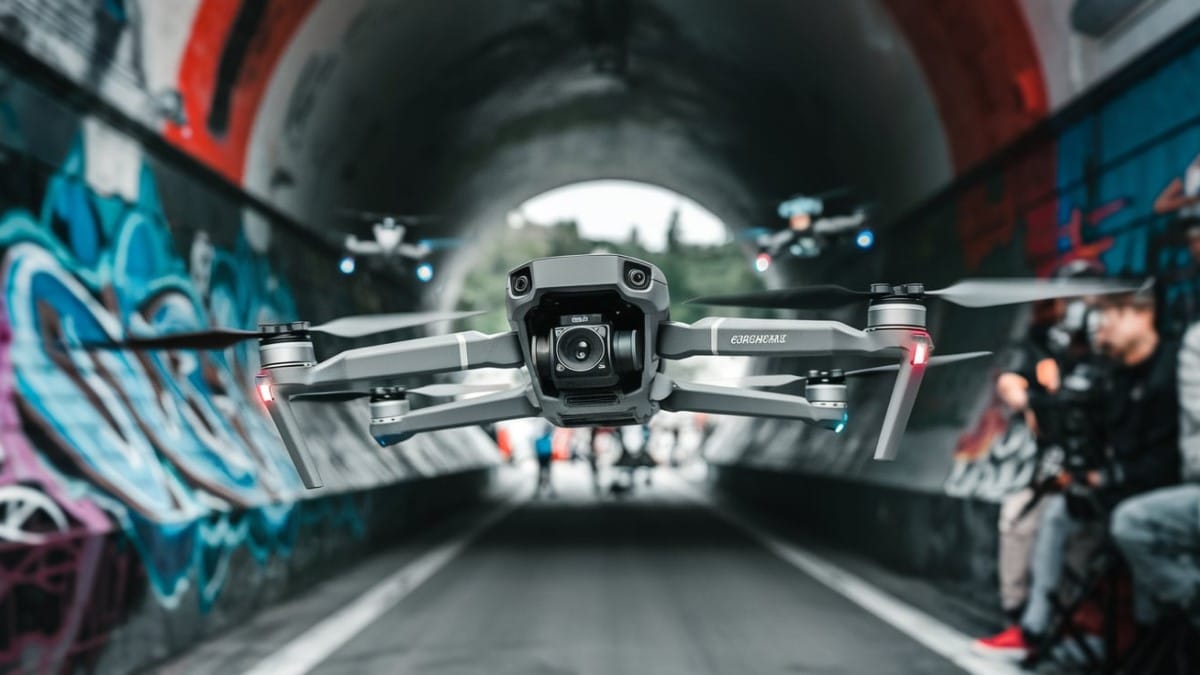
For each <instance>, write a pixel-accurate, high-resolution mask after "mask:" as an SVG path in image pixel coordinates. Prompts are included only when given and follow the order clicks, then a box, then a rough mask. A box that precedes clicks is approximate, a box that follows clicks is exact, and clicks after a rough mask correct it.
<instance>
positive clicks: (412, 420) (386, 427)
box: [371, 387, 541, 445]
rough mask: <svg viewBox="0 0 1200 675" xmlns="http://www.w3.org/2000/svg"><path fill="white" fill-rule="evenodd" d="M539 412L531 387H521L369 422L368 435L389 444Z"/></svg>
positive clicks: (531, 415) (528, 415) (529, 415)
mask: <svg viewBox="0 0 1200 675" xmlns="http://www.w3.org/2000/svg"><path fill="white" fill-rule="evenodd" d="M540 413H541V410H540V409H539V408H538V407H537V405H536V404H535V403H534V397H533V393H532V391H531V390H530V388H529V387H522V388H519V389H511V390H508V391H502V392H498V393H495V394H491V395H488V396H481V397H479V398H472V399H467V400H463V401H453V402H451V403H443V404H442V405H435V406H430V407H428V408H419V409H417V410H414V411H412V412H409V413H407V414H405V415H403V416H400V417H395V418H389V419H385V420H371V435H372V436H373V437H374V438H375V440H376V441H378V442H379V444H380V445H392V444H395V443H399V442H401V441H404V440H407V439H408V438H410V437H412V436H413V435H414V434H419V433H421V432H424V431H437V430H439V429H450V428H453V427H463V426H471V425H475V424H489V423H491V422H499V421H502V420H512V419H520V418H522V417H536V416H537V415H538V414H540Z"/></svg>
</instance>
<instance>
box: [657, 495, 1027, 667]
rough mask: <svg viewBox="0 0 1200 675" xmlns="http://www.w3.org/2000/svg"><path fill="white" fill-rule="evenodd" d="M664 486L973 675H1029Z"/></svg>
mask: <svg viewBox="0 0 1200 675" xmlns="http://www.w3.org/2000/svg"><path fill="white" fill-rule="evenodd" d="M659 474H660V476H661V477H662V478H665V479H666V480H664V481H662V482H663V483H667V484H668V485H669V486H670V487H671V488H673V489H675V490H676V491H678V492H679V493H681V494H683V495H684V496H686V497H687V498H689V499H691V500H693V501H696V502H699V503H700V504H703V505H705V506H708V507H709V508H711V509H712V510H713V511H714V512H715V513H716V514H717V515H718V516H720V517H721V518H723V519H725V520H726V521H728V522H729V523H731V524H733V525H734V526H735V527H738V528H739V529H741V530H743V531H745V532H746V533H747V534H749V535H750V536H751V537H752V538H753V539H755V540H756V541H758V542H759V543H760V544H762V545H763V546H764V547H765V548H766V549H767V550H769V551H771V552H772V553H774V554H775V555H776V556H778V557H780V558H781V559H783V560H784V561H786V562H788V563H789V564H791V565H792V566H793V567H796V568H798V569H800V570H801V571H803V572H804V573H805V574H807V575H809V576H811V577H812V578H814V579H816V580H817V581H819V582H821V583H822V584H824V585H825V586H827V587H829V588H830V589H831V590H833V591H835V592H837V593H838V594H840V595H842V596H844V597H845V598H847V599H848V600H850V601H851V602H853V603H854V604H856V605H858V606H859V607H862V608H863V609H865V610H867V611H868V612H870V613H871V614H874V615H875V616H876V617H878V618H880V619H882V620H883V621H885V622H887V623H888V624H891V626H892V627H893V628H896V629H897V630H899V631H900V632H902V633H904V634H906V635H908V636H909V637H910V638H912V639H914V640H916V641H917V642H919V643H921V644H922V645H924V646H925V647H927V648H928V649H929V650H931V651H933V652H935V653H937V654H940V655H941V656H943V657H944V658H946V659H947V660H949V661H950V662H951V663H953V664H954V665H956V666H958V667H959V668H962V669H963V670H965V671H967V672H968V673H972V675H1019V674H1020V673H1023V672H1025V671H1023V670H1021V669H1020V668H1018V667H1016V666H1015V665H1013V664H1010V663H1004V662H999V661H992V660H989V659H986V658H983V657H981V656H979V655H977V654H975V653H973V652H972V651H971V641H972V639H971V638H970V637H968V636H967V635H964V634H963V633H961V632H959V631H957V630H955V629H953V628H951V627H950V626H947V625H946V624H944V623H942V622H941V621H938V620H937V619H935V618H933V617H932V616H930V615H928V614H926V613H925V612H922V611H921V610H919V609H917V608H915V607H913V606H911V605H909V604H907V603H905V602H903V601H902V600H900V599H899V598H896V597H895V596H893V595H891V594H889V593H886V592H884V591H882V590H880V589H878V588H876V587H875V586H872V585H871V584H870V583H868V582H867V581H865V580H864V579H862V578H860V577H858V576H855V575H854V574H851V573H849V572H847V571H846V570H843V569H842V568H840V567H838V566H837V565H834V564H833V563H831V562H829V561H827V560H824V559H823V558H819V557H817V556H815V555H813V554H812V553H810V552H809V551H806V550H804V549H803V548H801V547H800V546H797V545H796V544H794V543H792V542H789V541H785V540H783V539H781V538H779V537H777V536H775V535H774V534H771V533H770V532H768V531H767V530H766V529H764V528H763V527H762V526H760V525H758V524H757V523H755V522H753V521H751V520H750V519H748V518H746V517H745V516H743V515H741V514H739V513H737V512H736V511H734V510H732V509H729V508H727V507H726V506H724V505H722V504H721V503H720V502H719V501H716V500H714V499H712V498H711V497H709V496H708V495H706V494H704V493H702V492H701V491H699V490H697V489H696V488H695V487H693V486H692V485H690V484H688V483H687V481H685V480H684V479H682V478H680V477H679V476H676V475H674V474H671V473H669V472H665V471H661V472H659Z"/></svg>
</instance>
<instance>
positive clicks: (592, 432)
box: [495, 413, 710, 497]
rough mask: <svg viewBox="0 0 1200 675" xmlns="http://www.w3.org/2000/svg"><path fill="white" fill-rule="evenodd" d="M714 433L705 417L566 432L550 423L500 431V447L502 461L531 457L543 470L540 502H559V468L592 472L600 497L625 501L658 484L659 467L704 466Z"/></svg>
mask: <svg viewBox="0 0 1200 675" xmlns="http://www.w3.org/2000/svg"><path fill="white" fill-rule="evenodd" d="M709 431H710V421H709V419H708V418H707V416H705V415H700V414H692V413H662V414H659V415H657V416H655V417H654V419H653V420H652V421H651V423H650V424H643V425H637V426H621V427H611V426H597V427H579V428H562V427H556V426H553V425H551V424H550V423H549V422H546V421H545V420H536V421H532V422H528V423H517V424H508V425H502V426H499V427H498V428H497V429H496V430H495V433H496V442H497V445H498V446H499V447H500V452H501V455H502V456H503V458H504V459H505V460H506V461H508V462H516V461H519V460H521V459H522V458H524V457H532V458H534V459H536V460H537V464H538V481H537V488H536V493H535V494H536V495H537V496H545V497H555V496H557V490H556V489H555V485H554V475H553V471H554V466H555V462H580V463H584V464H586V465H587V466H588V468H589V470H590V472H591V477H592V487H593V489H594V491H595V494H596V495H602V494H611V495H623V494H628V493H630V492H632V491H633V490H634V489H635V488H636V486H637V485H638V483H639V482H640V483H643V484H646V485H649V484H651V483H652V482H653V475H654V469H655V468H656V467H658V466H670V467H681V466H686V465H688V464H690V463H692V462H695V461H699V460H700V450H701V447H702V446H703V444H704V440H705V439H706V438H707V435H708V433H709Z"/></svg>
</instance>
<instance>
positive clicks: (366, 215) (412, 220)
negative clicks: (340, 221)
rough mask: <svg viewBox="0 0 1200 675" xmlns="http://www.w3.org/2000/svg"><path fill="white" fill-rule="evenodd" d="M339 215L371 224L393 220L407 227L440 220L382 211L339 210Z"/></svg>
mask: <svg viewBox="0 0 1200 675" xmlns="http://www.w3.org/2000/svg"><path fill="white" fill-rule="evenodd" d="M337 214H338V215H340V216H342V217H343V218H351V219H355V220H362V221H366V222H370V223H375V222H379V221H381V220H383V219H384V218H391V219H392V220H394V221H396V222H398V223H404V224H406V225H416V224H417V223H431V222H435V221H437V220H438V217H437V216H434V215H428V214H426V215H421V214H412V213H383V212H380V211H360V210H358V209H345V208H343V209H337Z"/></svg>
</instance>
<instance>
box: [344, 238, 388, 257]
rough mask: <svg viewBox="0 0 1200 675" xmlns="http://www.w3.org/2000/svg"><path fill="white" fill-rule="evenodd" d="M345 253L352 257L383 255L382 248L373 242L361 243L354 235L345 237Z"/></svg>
mask: <svg viewBox="0 0 1200 675" xmlns="http://www.w3.org/2000/svg"><path fill="white" fill-rule="evenodd" d="M346 252H348V253H353V254H354V255H378V254H380V253H383V247H382V246H380V245H379V244H378V243H376V242H373V241H363V240H361V239H358V238H357V237H355V236H354V235H349V236H347V237H346Z"/></svg>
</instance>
